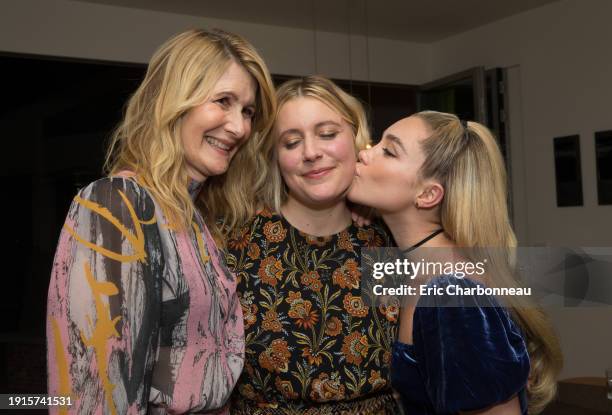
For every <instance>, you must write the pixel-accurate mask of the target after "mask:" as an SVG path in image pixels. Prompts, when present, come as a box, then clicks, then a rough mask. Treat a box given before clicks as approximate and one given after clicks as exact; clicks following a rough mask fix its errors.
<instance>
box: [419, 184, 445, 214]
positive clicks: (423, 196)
mask: <svg viewBox="0 0 612 415" xmlns="http://www.w3.org/2000/svg"><path fill="white" fill-rule="evenodd" d="M443 198H444V187H442V185H441V184H440V183H438V182H433V181H432V182H427V183H425V185H424V186H423V190H422V191H421V193H420V194H419V195H418V196H417V198H416V202H415V204H416V207H417V208H419V209H430V208H433V207H435V206H437V205H439V204H440V203H442V199H443Z"/></svg>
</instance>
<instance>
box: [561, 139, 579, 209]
mask: <svg viewBox="0 0 612 415" xmlns="http://www.w3.org/2000/svg"><path fill="white" fill-rule="evenodd" d="M579 138H580V136H578V135H571V136H567V137H557V138H555V139H554V149H555V178H556V184H557V206H582V173H581V167H580V141H579Z"/></svg>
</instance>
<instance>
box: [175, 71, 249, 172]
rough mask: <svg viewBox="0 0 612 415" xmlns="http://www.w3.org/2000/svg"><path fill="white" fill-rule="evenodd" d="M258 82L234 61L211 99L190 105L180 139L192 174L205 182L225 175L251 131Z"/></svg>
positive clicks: (213, 90) (214, 89)
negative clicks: (213, 177)
mask: <svg viewBox="0 0 612 415" xmlns="http://www.w3.org/2000/svg"><path fill="white" fill-rule="evenodd" d="M255 90H256V83H255V80H254V79H253V77H252V76H251V75H250V74H249V73H248V72H247V71H246V70H245V69H244V68H243V67H242V66H240V65H238V64H237V63H236V62H232V63H231V64H230V66H229V67H228V69H227V70H226V71H225V73H224V74H223V75H222V76H221V78H219V80H218V81H217V83H216V84H215V86H214V87H213V88H212V91H211V94H210V98H209V99H207V100H206V102H204V103H203V104H201V105H198V106H196V107H193V108H191V109H190V110H189V111H187V113H186V114H185V115H184V117H183V119H182V122H181V127H180V128H181V132H180V134H181V141H182V143H183V149H184V151H185V161H186V165H187V172H188V174H189V176H190V177H191V178H192V179H194V180H197V181H203V180H205V179H206V178H207V177H209V176H215V175H219V174H223V173H225V172H226V171H227V168H228V166H229V163H230V161H231V159H232V157H233V156H234V154H236V151H237V150H238V148H239V147H240V145H241V144H242V143H243V142H244V140H246V139H247V138H248V137H249V135H250V134H251V121H252V118H253V115H254V114H255Z"/></svg>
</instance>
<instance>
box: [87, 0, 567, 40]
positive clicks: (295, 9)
mask: <svg viewBox="0 0 612 415" xmlns="http://www.w3.org/2000/svg"><path fill="white" fill-rule="evenodd" d="M79 1H83V2H90V3H99V4H108V5H114V6H121V7H130V8H137V9H146V10H155V11H162V12H169V13H178V14H187V15H192V16H203V17H208V18H216V19H226V20H236V21H243V22H250V23H259V24H267V25H274V26H284V27H295V28H304V29H309V30H312V29H313V28H316V30H320V31H330V32H340V33H349V32H350V33H361V34H365V35H368V36H371V37H381V38H387V39H398V40H407V41H413V42H425V43H427V42H433V41H437V40H440V39H444V38H446V37H449V36H452V35H455V34H457V33H461V32H465V31H467V30H470V29H473V28H476V27H479V26H483V25H485V24H487V23H490V22H493V21H496V20H499V19H503V18H505V17H508V16H511V15H514V14H518V13H521V12H524V11H526V10H529V9H534V8H537V7H540V6H543V5H545V4H548V3H553V2H555V1H558V0H230V1H227V0H226V1H222V0H79ZM366 11H367V13H366ZM313 17H314V18H313Z"/></svg>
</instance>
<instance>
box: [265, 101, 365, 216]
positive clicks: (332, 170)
mask: <svg viewBox="0 0 612 415" xmlns="http://www.w3.org/2000/svg"><path fill="white" fill-rule="evenodd" d="M275 131H276V136H277V137H278V142H277V148H276V151H277V156H278V165H279V168H280V171H281V174H282V176H283V179H284V181H285V183H286V185H287V187H288V189H289V197H291V198H294V199H296V200H297V201H298V202H299V203H301V204H303V205H307V206H310V207H314V208H319V207H323V206H331V205H333V204H334V203H337V202H338V201H343V200H344V197H345V195H346V190H347V189H348V187H349V186H350V185H351V182H352V181H353V175H354V173H355V163H356V161H357V157H356V156H355V136H354V134H353V130H352V128H351V126H350V125H349V124H348V123H347V122H346V121H345V120H344V119H343V118H342V117H341V116H340V114H339V113H338V112H336V111H335V110H334V109H332V108H331V107H329V106H327V105H326V104H324V103H323V102H322V101H319V100H318V99H315V98H309V97H299V98H294V99H292V100H290V101H288V102H286V103H285V104H283V106H282V107H281V109H280V111H279V114H278V117H277V120H276V124H275Z"/></svg>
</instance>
